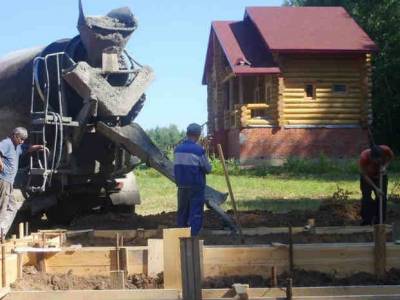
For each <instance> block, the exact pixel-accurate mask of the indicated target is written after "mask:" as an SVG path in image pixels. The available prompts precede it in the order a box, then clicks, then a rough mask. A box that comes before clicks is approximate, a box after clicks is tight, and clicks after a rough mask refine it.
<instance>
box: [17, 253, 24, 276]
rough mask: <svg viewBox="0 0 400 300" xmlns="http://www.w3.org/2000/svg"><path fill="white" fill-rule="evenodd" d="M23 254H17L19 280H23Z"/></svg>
mask: <svg viewBox="0 0 400 300" xmlns="http://www.w3.org/2000/svg"><path fill="white" fill-rule="evenodd" d="M22 265H23V264H22V254H21V253H18V254H17V278H18V279H21V278H22V267H23V266H22Z"/></svg>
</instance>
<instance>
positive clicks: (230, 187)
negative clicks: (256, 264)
mask: <svg viewBox="0 0 400 300" xmlns="http://www.w3.org/2000/svg"><path fill="white" fill-rule="evenodd" d="M217 147H218V153H219V158H220V160H221V163H222V167H223V169H224V174H225V180H226V185H227V186H228V190H229V196H230V198H231V201H232V207H233V213H234V214H235V220H236V224H237V226H238V230H239V237H240V242H241V243H242V244H244V238H243V233H242V227H241V226H240V221H239V216H238V212H237V208H236V201H235V197H234V195H233V191H232V185H231V181H230V179H229V175H228V170H227V168H226V164H225V157H224V152H223V151H222V146H221V144H218V145H217Z"/></svg>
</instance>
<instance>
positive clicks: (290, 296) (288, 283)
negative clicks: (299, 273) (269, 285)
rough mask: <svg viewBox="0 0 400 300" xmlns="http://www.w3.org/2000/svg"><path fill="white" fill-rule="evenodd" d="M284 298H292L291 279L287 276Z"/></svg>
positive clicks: (290, 299) (289, 299)
mask: <svg viewBox="0 0 400 300" xmlns="http://www.w3.org/2000/svg"><path fill="white" fill-rule="evenodd" d="M286 299H287V300H293V279H292V278H289V279H288V281H287V287H286Z"/></svg>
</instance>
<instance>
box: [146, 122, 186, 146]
mask: <svg viewBox="0 0 400 300" xmlns="http://www.w3.org/2000/svg"><path fill="white" fill-rule="evenodd" d="M146 132H147V134H148V136H149V137H150V138H151V139H152V141H153V142H154V143H155V144H156V145H157V146H158V147H159V148H160V149H161V150H163V151H168V150H169V149H170V148H171V147H172V146H174V145H176V144H177V143H178V142H179V141H180V140H182V139H183V138H184V137H185V132H184V131H180V130H179V129H178V127H177V126H176V125H174V124H171V125H169V126H168V127H158V126H157V127H156V128H153V129H150V130H147V131H146Z"/></svg>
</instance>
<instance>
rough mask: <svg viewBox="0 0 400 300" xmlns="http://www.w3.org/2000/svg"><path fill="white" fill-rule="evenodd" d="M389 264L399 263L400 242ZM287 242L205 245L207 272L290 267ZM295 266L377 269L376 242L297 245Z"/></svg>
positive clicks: (393, 248) (390, 252)
mask: <svg viewBox="0 0 400 300" xmlns="http://www.w3.org/2000/svg"><path fill="white" fill-rule="evenodd" d="M387 248H388V252H387V255H388V268H397V267H399V266H400V258H399V254H400V246H397V245H393V244H388V246H387ZM287 257H288V248H287V246H285V245H283V246H277V247H273V246H265V245H264V246H262V245H259V246H252V247H247V246H244V247H238V246H236V247H232V246H214V247H213V246H205V247H204V273H205V274H204V276H205V277H207V276H225V275H228V274H229V275H242V276H245V275H261V276H266V274H269V272H270V270H271V267H272V266H276V267H277V269H278V272H279V273H282V272H283V271H287V270H288V267H289V266H288V259H287ZM294 261H295V263H296V267H298V268H300V269H305V270H315V271H320V272H328V273H332V272H335V273H337V274H338V275H339V276H346V275H349V274H352V273H355V272H361V271H364V272H369V273H371V274H372V273H373V272H374V264H373V261H374V260H373V243H359V244H346V243H343V244H309V245H306V244H305V245H300V244H295V245H294Z"/></svg>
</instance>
